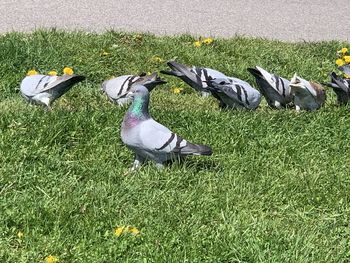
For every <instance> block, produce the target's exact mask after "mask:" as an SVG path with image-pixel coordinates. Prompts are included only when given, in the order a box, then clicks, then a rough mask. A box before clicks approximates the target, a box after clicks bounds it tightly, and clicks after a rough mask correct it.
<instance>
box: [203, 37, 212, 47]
mask: <svg viewBox="0 0 350 263" xmlns="http://www.w3.org/2000/svg"><path fill="white" fill-rule="evenodd" d="M213 42H214V39H213V38H211V37H208V38H206V39H204V40H203V43H204V44H206V45H210V44H211V43H213Z"/></svg>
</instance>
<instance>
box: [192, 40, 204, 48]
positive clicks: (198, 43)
mask: <svg viewBox="0 0 350 263" xmlns="http://www.w3.org/2000/svg"><path fill="white" fill-rule="evenodd" d="M193 45H194V46H195V47H200V46H201V45H202V42H201V41H200V40H198V41H195V42H194V43H193Z"/></svg>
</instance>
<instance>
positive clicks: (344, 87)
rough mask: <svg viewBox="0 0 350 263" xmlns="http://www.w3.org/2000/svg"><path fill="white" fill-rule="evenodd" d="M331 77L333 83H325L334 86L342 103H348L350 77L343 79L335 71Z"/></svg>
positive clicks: (338, 99) (339, 101)
mask: <svg viewBox="0 0 350 263" xmlns="http://www.w3.org/2000/svg"><path fill="white" fill-rule="evenodd" d="M330 77H331V83H323V84H324V85H326V86H328V87H331V88H333V90H334V92H335V94H336V95H337V101H338V103H339V104H340V105H346V104H347V103H348V101H349V98H350V79H343V78H342V77H340V76H337V74H336V73H335V72H332V73H331V74H330Z"/></svg>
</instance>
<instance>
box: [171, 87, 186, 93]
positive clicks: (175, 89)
mask: <svg viewBox="0 0 350 263" xmlns="http://www.w3.org/2000/svg"><path fill="white" fill-rule="evenodd" d="M183 90H184V89H183V88H178V87H175V88H173V90H172V91H173V93H174V94H180V93H181V92H182V91H183Z"/></svg>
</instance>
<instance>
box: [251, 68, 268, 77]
mask: <svg viewBox="0 0 350 263" xmlns="http://www.w3.org/2000/svg"><path fill="white" fill-rule="evenodd" d="M247 70H248V71H249V73H250V74H252V75H253V76H254V77H256V78H260V79H263V78H264V77H263V75H262V74H261V72H260V71H259V70H257V69H256V68H247Z"/></svg>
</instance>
